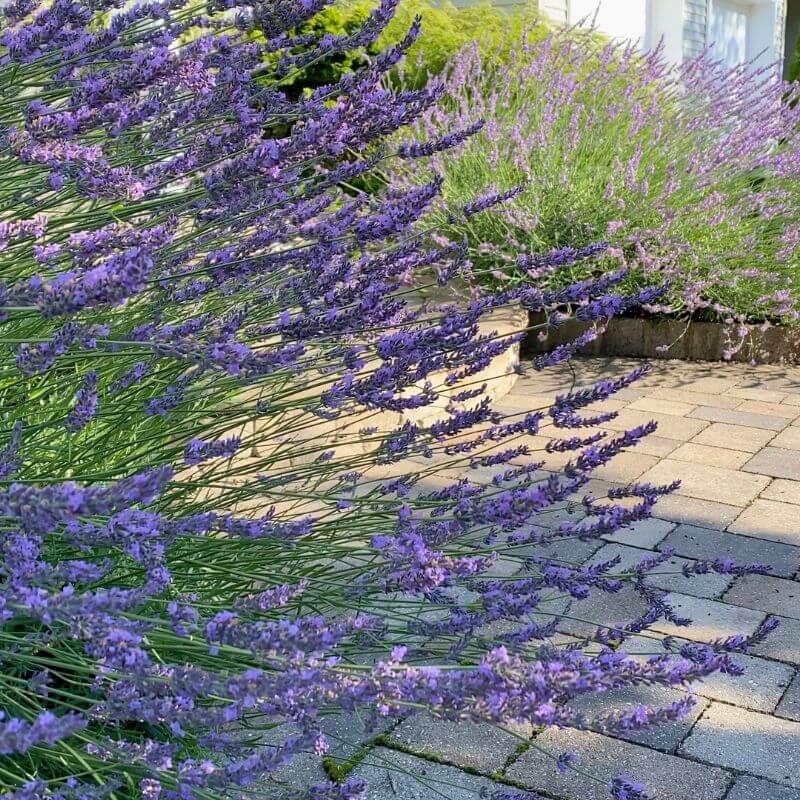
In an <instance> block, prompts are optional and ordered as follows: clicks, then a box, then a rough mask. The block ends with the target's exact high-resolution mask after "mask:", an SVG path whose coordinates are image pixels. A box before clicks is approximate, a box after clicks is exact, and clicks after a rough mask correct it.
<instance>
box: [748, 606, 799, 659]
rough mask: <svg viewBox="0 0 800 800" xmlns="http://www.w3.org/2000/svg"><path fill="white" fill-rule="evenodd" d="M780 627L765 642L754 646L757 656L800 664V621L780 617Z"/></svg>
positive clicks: (752, 650)
mask: <svg viewBox="0 0 800 800" xmlns="http://www.w3.org/2000/svg"><path fill="white" fill-rule="evenodd" d="M778 619H779V621H780V625H778V627H777V629H776V630H774V631H772V633H770V635H769V636H767V638H766V640H765V641H764V642H761V643H760V644H756V645H753V647H751V648H750V652H751V653H754V654H755V655H760V656H766V657H767V658H775V659H777V660H778V661H785V662H787V663H789V664H800V620H796V619H790V618H789V617H779V618H778Z"/></svg>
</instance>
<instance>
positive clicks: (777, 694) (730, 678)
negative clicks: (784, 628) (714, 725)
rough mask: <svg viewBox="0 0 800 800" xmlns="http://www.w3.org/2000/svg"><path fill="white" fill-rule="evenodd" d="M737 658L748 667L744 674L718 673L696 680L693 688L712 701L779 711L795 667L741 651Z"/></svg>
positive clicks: (766, 710)
mask: <svg viewBox="0 0 800 800" xmlns="http://www.w3.org/2000/svg"><path fill="white" fill-rule="evenodd" d="M733 661H735V662H736V663H737V664H738V665H739V666H741V667H743V668H744V674H743V675H727V674H725V673H722V672H715V673H713V674H712V675H709V676H707V677H706V678H703V680H702V681H698V682H696V683H693V684H692V685H691V687H690V689H691V691H692V692H695V693H697V694H699V695H701V696H702V697H707V698H709V699H710V700H722V701H723V702H725V703H732V704H733V705H735V706H740V707H741V708H749V709H750V710H751V711H763V712H766V713H771V712H773V711H775V707H776V706H777V705H778V703H779V702H780V701H781V697H782V696H783V694H784V692H785V691H786V687H787V686H788V685H789V684H790V682H791V680H792V676H793V675H794V668H793V667H791V666H790V665H788V664H781V663H779V662H777V661H770V660H768V659H766V658H757V657H756V656H745V655H740V654H738V653H737V654H736V655H735V656H734V657H733Z"/></svg>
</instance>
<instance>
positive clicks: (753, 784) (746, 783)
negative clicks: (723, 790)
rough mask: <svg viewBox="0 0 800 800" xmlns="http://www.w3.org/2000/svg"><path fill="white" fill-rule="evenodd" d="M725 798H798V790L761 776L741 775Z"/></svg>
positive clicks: (733, 799) (789, 799)
mask: <svg viewBox="0 0 800 800" xmlns="http://www.w3.org/2000/svg"><path fill="white" fill-rule="evenodd" d="M725 800H800V791H798V790H797V789H791V788H790V787H788V786H779V785H778V784H777V783H772V782H771V781H765V780H763V779H762V778H754V777H752V776H751V775H742V777H741V778H739V780H737V781H736V783H735V784H734V786H733V789H731V791H730V793H729V794H728V795H727V797H726V798H725Z"/></svg>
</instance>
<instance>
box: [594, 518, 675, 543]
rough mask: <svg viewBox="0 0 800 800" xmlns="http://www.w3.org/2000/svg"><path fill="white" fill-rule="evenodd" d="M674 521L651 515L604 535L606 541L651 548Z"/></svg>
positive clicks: (672, 525) (666, 532)
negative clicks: (648, 517) (627, 526)
mask: <svg viewBox="0 0 800 800" xmlns="http://www.w3.org/2000/svg"><path fill="white" fill-rule="evenodd" d="M674 527H675V523H674V522H670V521H669V520H666V519H658V518H656V517H651V518H650V519H643V520H640V521H639V522H635V523H634V524H633V525H631V526H630V528H622V529H620V530H618V531H614V533H611V534H609V535H607V536H604V537H603V539H605V540H606V541H608V542H618V543H619V544H630V545H633V546H634V547H645V548H648V549H652V548H653V547H655V546H656V545H657V544H658V543H659V542H660V541H661V540H662V539H663V538H664V537H665V536H666V535H667V534H668V533H669V532H670V531H671V530H672V529H673V528H674Z"/></svg>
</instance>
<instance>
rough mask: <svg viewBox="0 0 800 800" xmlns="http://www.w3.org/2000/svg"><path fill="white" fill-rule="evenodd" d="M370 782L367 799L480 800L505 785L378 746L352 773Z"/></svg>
mask: <svg viewBox="0 0 800 800" xmlns="http://www.w3.org/2000/svg"><path fill="white" fill-rule="evenodd" d="M351 775H352V777H353V778H359V779H361V780H363V781H364V782H365V783H366V784H367V794H366V799H365V800H429V798H430V799H431V800H433V798H436V800H476V798H479V797H481V796H484V797H490V796H491V795H492V794H494V793H495V792H499V791H500V790H501V789H502V788H504V787H503V786H502V785H501V784H498V783H496V782H495V781H491V780H489V779H488V778H483V777H480V776H478V775H471V774H469V773H467V772H463V771H462V770H460V769H457V768H456V767H450V766H447V765H445V764H436V763H434V762H433V761H425V760H423V759H421V758H415V757H414V756H411V755H408V754H407V753H400V752H398V751H396V750H389V749H387V748H385V747H377V748H375V749H374V750H371V751H370V752H369V753H368V754H367V757H366V758H365V759H364V760H363V761H362V762H361V763H360V764H359V765H358V766H357V767H356V768H355V769H354V770H353V772H352V773H351Z"/></svg>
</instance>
